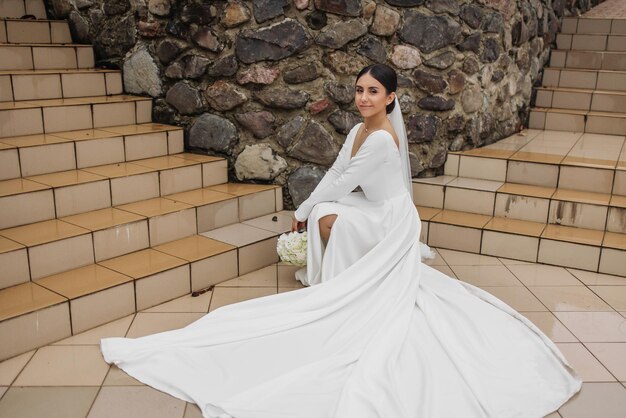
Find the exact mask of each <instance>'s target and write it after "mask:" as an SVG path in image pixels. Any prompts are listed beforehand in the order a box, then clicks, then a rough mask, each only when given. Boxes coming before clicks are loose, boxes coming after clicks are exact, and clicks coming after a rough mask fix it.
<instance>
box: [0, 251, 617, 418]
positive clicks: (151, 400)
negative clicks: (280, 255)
mask: <svg viewBox="0 0 626 418" xmlns="http://www.w3.org/2000/svg"><path fill="white" fill-rule="evenodd" d="M429 264H431V265H432V266H434V267H435V268H437V269H439V270H441V271H443V272H444V273H446V274H448V275H450V276H452V277H456V278H458V279H460V280H464V281H466V282H469V283H472V284H474V285H476V286H479V287H481V288H483V289H485V290H487V291H488V292H490V293H492V294H494V295H496V296H497V297H499V298H501V299H502V300H503V301H505V302H506V303H508V304H509V305H511V306H512V307H513V308H515V309H517V310H518V311H520V312H521V313H522V314H523V315H525V316H526V317H528V318H529V319H530V320H531V321H533V322H534V323H535V324H536V325H537V326H538V327H539V328H540V329H542V330H543V331H544V332H545V333H546V334H547V335H548V336H549V337H550V338H551V339H552V340H553V341H554V342H555V343H556V344H557V345H558V347H559V348H560V349H561V351H562V352H563V354H564V355H565V356H566V357H567V358H568V359H569V360H570V362H571V363H572V364H573V366H574V367H575V369H576V370H577V371H578V372H579V374H580V375H581V376H582V378H583V380H584V382H585V383H584V384H583V389H582V391H581V392H580V393H579V394H578V395H576V396H575V397H574V398H573V399H571V400H570V401H569V402H568V403H567V404H565V405H564V406H563V407H562V408H561V409H560V410H559V412H558V413H554V414H551V415H550V416H549V418H619V417H623V416H624V412H625V411H626V362H625V361H624V358H626V278H624V277H617V276H609V275H603V274H597V273H590V272H586V271H579V270H574V269H565V268H562V267H555V266H547V265H540V264H532V263H525V262H521V261H513V260H508V259H499V258H495V257H487V256H482V255H476V254H470V253H463V252H458V251H451V250H443V249H441V250H438V252H437V258H436V259H435V260H432V261H429ZM293 271H294V269H293V268H292V267H289V266H277V265H272V266H269V267H266V268H264V269H261V270H259V271H256V272H253V273H250V274H247V275H245V276H241V277H238V278H235V279H232V280H229V281H227V282H223V283H221V284H220V285H218V286H216V287H215V288H214V290H212V291H209V292H207V293H204V294H202V295H200V296H198V297H195V298H192V297H190V296H184V297H181V298H178V299H175V300H173V301H170V302H167V303H164V304H161V305H158V306H155V307H152V308H149V309H146V310H144V311H142V312H139V313H137V314H134V315H130V316H127V317H125V318H122V319H120V320H117V321H114V322H111V323H109V324H106V325H103V326H101V327H98V328H95V329H92V330H90V331H87V332H84V333H82V334H79V335H76V336H73V337H71V338H68V339H66V340H63V341H59V342H57V343H55V344H52V345H48V346H45V347H42V348H40V349H38V350H35V351H32V352H29V353H26V354H23V355H20V356H18V357H15V358H13V359H10V360H7V361H4V362H2V363H0V417H11V418H25V417H29V418H30V417H40V416H45V417H59V418H73V417H78V418H84V417H90V418H95V417H116V418H120V417H132V418H142V417H146V418H159V417H163V418H191V417H195V418H198V417H200V412H199V410H198V408H197V407H196V406H195V405H192V404H186V403H185V402H183V401H180V400H178V399H175V398H173V397H171V396H169V395H166V394H163V393H161V392H159V391H156V390H154V389H152V388H150V387H148V386H145V385H142V384H141V383H139V382H138V381H136V380H135V379H133V378H130V377H129V376H128V375H126V374H125V373H124V372H122V371H120V370H119V369H118V368H116V367H115V366H111V367H110V366H108V365H107V364H106V363H104V361H103V360H102V357H101V355H100V353H99V350H98V343H99V341H100V338H102V337H110V336H128V337H138V336H142V335H147V334H151V333H155V332H160V331H166V330H169V329H175V328H180V327H182V326H185V325H187V324H189V323H190V322H193V321H195V320H196V319H198V318H200V317H201V316H202V315H204V314H205V313H206V312H209V311H212V310H214V309H216V308H218V307H219V306H223V305H226V304H229V303H234V302H237V301H241V300H245V299H250V298H255V297H260V296H265V295H270V294H275V293H279V292H286V291H292V290H295V289H297V288H299V287H301V286H300V285H299V283H298V282H296V281H295V280H294V279H293ZM50 405H54V408H50Z"/></svg>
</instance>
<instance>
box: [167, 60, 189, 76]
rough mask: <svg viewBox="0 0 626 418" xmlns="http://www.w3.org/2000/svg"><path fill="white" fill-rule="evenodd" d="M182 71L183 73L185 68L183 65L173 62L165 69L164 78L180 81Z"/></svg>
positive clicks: (179, 62)
mask: <svg viewBox="0 0 626 418" xmlns="http://www.w3.org/2000/svg"><path fill="white" fill-rule="evenodd" d="M184 71H185V68H184V66H183V63H182V62H181V61H174V62H173V63H171V64H170V65H168V66H167V68H166V69H165V76H166V77H168V78H173V79H177V80H180V79H182V78H183V77H184V76H183V72H184Z"/></svg>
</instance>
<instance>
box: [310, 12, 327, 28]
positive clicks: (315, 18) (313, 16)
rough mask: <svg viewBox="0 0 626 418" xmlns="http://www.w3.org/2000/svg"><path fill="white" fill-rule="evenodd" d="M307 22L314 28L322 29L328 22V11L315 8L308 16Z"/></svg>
mask: <svg viewBox="0 0 626 418" xmlns="http://www.w3.org/2000/svg"><path fill="white" fill-rule="evenodd" d="M305 20H306V24H307V26H308V27H310V28H311V29H313V30H320V29H322V28H323V27H324V26H326V24H327V23H328V17H326V13H324V12H322V11H321V10H313V11H312V12H311V13H309V14H308V15H307V16H306V19H305Z"/></svg>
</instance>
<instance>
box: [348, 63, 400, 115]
mask: <svg viewBox="0 0 626 418" xmlns="http://www.w3.org/2000/svg"><path fill="white" fill-rule="evenodd" d="M365 74H369V75H371V76H372V77H374V78H375V79H376V81H378V82H379V83H380V84H382V85H383V87H384V88H385V90H386V91H387V94H391V93H393V92H395V91H396V89H397V88H398V76H397V75H396V71H395V70H394V69H393V68H391V67H390V66H388V65H385V64H372V65H368V66H367V67H365V68H363V69H362V70H361V71H359V74H357V76H356V81H359V78H361V77H362V76H364V75H365ZM395 106H396V101H395V100H394V101H393V102H391V103H389V104H388V105H387V114H389V113H391V111H392V110H393V108H394V107H395Z"/></svg>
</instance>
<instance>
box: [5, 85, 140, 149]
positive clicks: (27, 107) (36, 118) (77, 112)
mask: <svg viewBox="0 0 626 418" xmlns="http://www.w3.org/2000/svg"><path fill="white" fill-rule="evenodd" d="M151 121H152V99H151V98H146V97H139V96H129V95H124V94H120V95H114V96H94V97H81V98H73V99H48V100H27V101H20V102H3V103H0V140H2V138H6V137H12V136H25V135H34V134H43V133H55V132H62V131H74V130H84V129H99V128H105V127H112V126H119V125H129V124H141V123H148V122H151Z"/></svg>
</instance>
